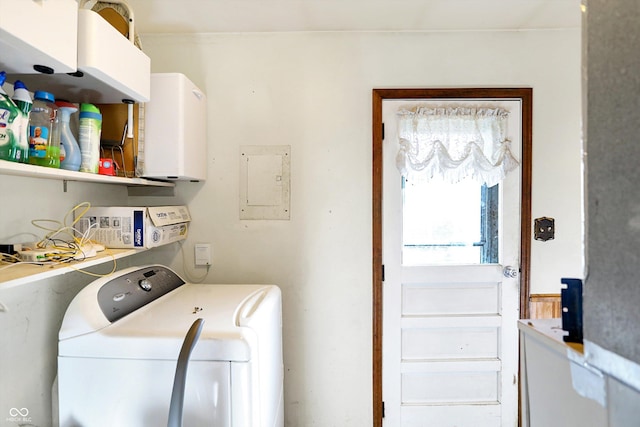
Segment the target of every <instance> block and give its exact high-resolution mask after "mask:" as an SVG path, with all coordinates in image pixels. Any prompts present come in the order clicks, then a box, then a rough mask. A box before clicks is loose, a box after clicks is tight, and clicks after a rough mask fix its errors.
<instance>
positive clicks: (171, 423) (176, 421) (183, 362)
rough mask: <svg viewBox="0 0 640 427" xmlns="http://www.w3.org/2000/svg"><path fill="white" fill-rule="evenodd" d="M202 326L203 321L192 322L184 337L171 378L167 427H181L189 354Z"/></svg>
mask: <svg viewBox="0 0 640 427" xmlns="http://www.w3.org/2000/svg"><path fill="white" fill-rule="evenodd" d="M203 325H204V319H197V320H196V321H195V322H193V324H192V325H191V327H190V328H189V332H187V335H186V336H185V337H184V342H183V343H182V348H181V349H180V355H179V356H178V363H177V365H176V374H175V377H174V378H173V391H172V392H171V405H170V406H169V420H168V422H167V427H182V409H183V407H184V388H185V383H186V382H187V365H189V358H190V357H191V352H192V351H193V348H194V347H195V346H196V343H197V342H198V338H199V337H200V332H202V326H203Z"/></svg>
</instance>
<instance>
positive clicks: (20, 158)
mask: <svg viewBox="0 0 640 427" xmlns="http://www.w3.org/2000/svg"><path fill="white" fill-rule="evenodd" d="M11 99H12V100H13V102H14V103H15V104H16V107H18V109H19V110H20V117H19V122H20V124H19V128H20V131H19V132H20V133H19V136H18V137H17V138H16V144H15V147H14V149H13V150H12V151H11V153H10V156H11V158H10V160H12V161H14V162H20V163H28V162H29V116H30V113H31V108H32V107H33V101H32V100H31V95H30V94H29V91H28V90H27V87H26V86H25V85H24V83H22V82H21V81H20V80H16V81H15V83H14V84H13V96H12V97H11Z"/></svg>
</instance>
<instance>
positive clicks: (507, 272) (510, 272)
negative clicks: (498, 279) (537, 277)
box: [502, 265, 518, 279]
mask: <svg viewBox="0 0 640 427" xmlns="http://www.w3.org/2000/svg"><path fill="white" fill-rule="evenodd" d="M502 275H503V276H504V277H506V278H507V279H515V278H516V277H518V269H517V268H516V267H512V266H510V265H507V266H506V267H505V268H503V269H502Z"/></svg>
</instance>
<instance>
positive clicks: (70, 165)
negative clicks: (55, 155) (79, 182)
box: [56, 101, 82, 171]
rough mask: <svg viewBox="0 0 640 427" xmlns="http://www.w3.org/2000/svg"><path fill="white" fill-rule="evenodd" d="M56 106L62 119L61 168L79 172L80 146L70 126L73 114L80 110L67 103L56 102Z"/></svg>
mask: <svg viewBox="0 0 640 427" xmlns="http://www.w3.org/2000/svg"><path fill="white" fill-rule="evenodd" d="M56 106H57V107H58V115H59V117H60V124H59V126H60V168H61V169H66V170H70V171H78V170H80V163H81V161H82V158H81V155H80V146H79V145H78V142H77V141H76V138H75V136H73V133H72V132H71V127H70V126H69V119H70V117H71V115H72V114H73V113H75V112H76V111H78V108H77V107H76V106H75V105H74V104H72V103H70V102H65V101H56Z"/></svg>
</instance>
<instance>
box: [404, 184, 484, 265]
mask: <svg viewBox="0 0 640 427" xmlns="http://www.w3.org/2000/svg"><path fill="white" fill-rule="evenodd" d="M485 193H486V192H485ZM483 195H484V193H483V191H482V186H481V185H480V184H478V183H477V182H475V181H471V180H464V181H462V182H460V183H457V184H448V183H442V182H418V183H412V182H405V183H404V191H403V197H404V207H403V253H402V258H403V264H404V265H427V264H479V263H481V262H482V261H481V260H482V251H483V246H484V244H485V243H486V239H485V236H483V211H482V206H483Z"/></svg>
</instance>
